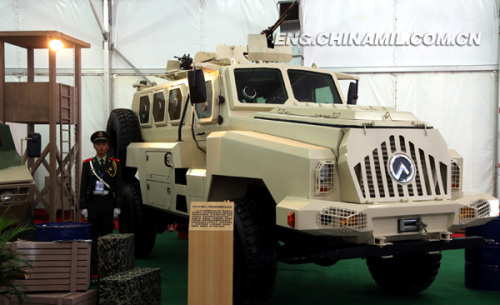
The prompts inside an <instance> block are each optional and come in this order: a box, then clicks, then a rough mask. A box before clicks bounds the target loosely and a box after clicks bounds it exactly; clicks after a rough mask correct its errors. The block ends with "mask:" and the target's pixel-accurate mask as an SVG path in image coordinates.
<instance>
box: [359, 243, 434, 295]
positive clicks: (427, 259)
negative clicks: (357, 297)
mask: <svg viewBox="0 0 500 305" xmlns="http://www.w3.org/2000/svg"><path fill="white" fill-rule="evenodd" d="M366 263H367V265H368V268H369V269H370V273H371V275H372V277H373V279H374V280H375V282H377V284H378V285H379V286H380V287H381V288H382V289H383V290H385V291H387V292H390V293H394V294H416V293H419V292H421V291H423V290H425V289H427V288H428V287H429V286H430V285H431V284H432V282H434V280H435V279H436V276H437V274H438V271H439V267H440V266H441V252H435V253H410V254H401V255H394V256H393V257H390V258H382V257H367V258H366Z"/></svg>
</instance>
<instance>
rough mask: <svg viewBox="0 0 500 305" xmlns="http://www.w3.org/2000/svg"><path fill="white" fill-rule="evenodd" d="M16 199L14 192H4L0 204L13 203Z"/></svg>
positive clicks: (1, 194)
mask: <svg viewBox="0 0 500 305" xmlns="http://www.w3.org/2000/svg"><path fill="white" fill-rule="evenodd" d="M13 199H14V192H13V191H12V190H3V191H1V192H0V202H11V201H12V200H13Z"/></svg>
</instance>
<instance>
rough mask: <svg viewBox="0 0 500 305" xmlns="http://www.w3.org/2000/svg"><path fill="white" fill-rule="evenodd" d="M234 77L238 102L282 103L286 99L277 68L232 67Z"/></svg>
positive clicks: (281, 78)
mask: <svg viewBox="0 0 500 305" xmlns="http://www.w3.org/2000/svg"><path fill="white" fill-rule="evenodd" d="M234 78H235V80H236V90H237V91H238V100H239V101H240V103H258V104H283V103H285V101H286V100H287V99H288V95H287V93H286V89H285V84H284V82H283V77H282V75H281V71H280V70H278V69H263V68H243V69H234Z"/></svg>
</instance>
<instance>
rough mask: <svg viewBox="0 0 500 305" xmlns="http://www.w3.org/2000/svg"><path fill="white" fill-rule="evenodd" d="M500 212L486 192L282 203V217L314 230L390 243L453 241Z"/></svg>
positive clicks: (288, 224) (284, 223)
mask: <svg viewBox="0 0 500 305" xmlns="http://www.w3.org/2000/svg"><path fill="white" fill-rule="evenodd" d="M498 214H499V205H498V199H497V198H494V197H492V196H490V195H487V194H483V193H481V194H470V195H465V196H460V197H456V198H453V200H434V201H419V202H392V203H373V204H357V203H346V202H332V201H322V200H311V199H305V198H298V197H287V198H285V199H284V200H282V201H281V202H280V203H279V204H278V206H277V208H276V222H277V224H278V225H280V226H283V227H286V228H289V229H295V230H299V231H302V232H304V233H309V234H312V235H317V236H321V235H324V236H338V237H343V238H344V239H345V240H346V241H348V242H351V243H357V244H369V245H386V244H388V243H391V242H394V241H405V240H450V235H451V234H452V233H454V232H456V231H458V230H459V229H463V228H465V227H469V226H477V225H482V224H485V223H486V222H488V221H490V220H491V219H493V218H495V217H498ZM291 216H293V223H292V224H293V227H291V222H290V217H291Z"/></svg>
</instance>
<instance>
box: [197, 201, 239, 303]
mask: <svg viewBox="0 0 500 305" xmlns="http://www.w3.org/2000/svg"><path fill="white" fill-rule="evenodd" d="M233 226H234V203H233V202H193V203H191V209H190V219H189V264H188V305H232V304H233Z"/></svg>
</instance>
